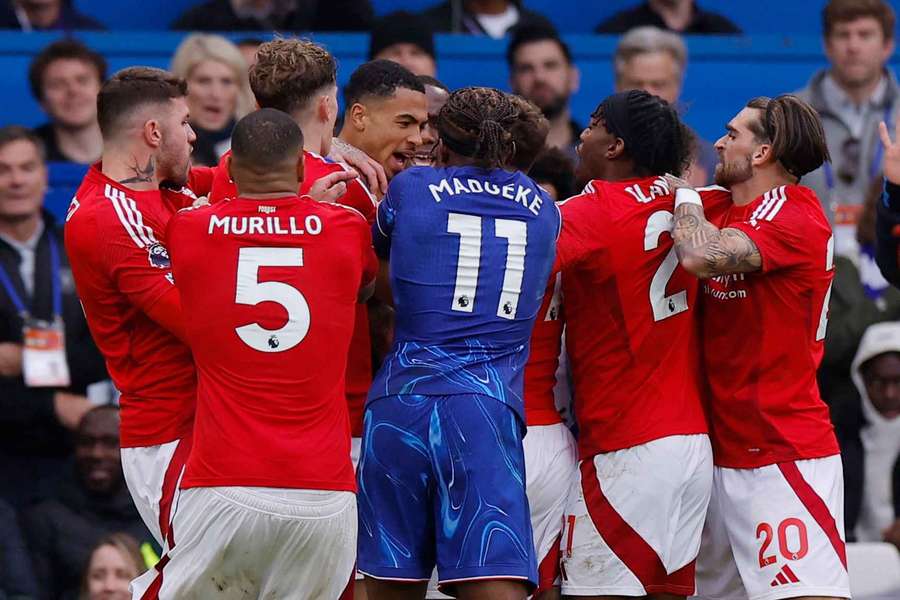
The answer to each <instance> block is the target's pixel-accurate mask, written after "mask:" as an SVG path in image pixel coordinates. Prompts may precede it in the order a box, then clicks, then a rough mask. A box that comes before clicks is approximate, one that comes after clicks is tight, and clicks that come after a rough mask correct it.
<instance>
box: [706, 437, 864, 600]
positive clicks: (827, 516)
mask: <svg viewBox="0 0 900 600" xmlns="http://www.w3.org/2000/svg"><path fill="white" fill-rule="evenodd" d="M843 532H844V475H843V468H842V466H841V458H840V456H837V455H835V456H829V457H826V458H816V459H811V460H798V461H794V462H787V463H780V464H777V465H768V466H765V467H761V468H758V469H728V468H724V467H716V469H715V475H714V478H713V493H712V500H711V501H710V506H709V513H708V515H707V520H706V526H705V527H704V529H703V542H702V545H701V547H700V555H699V556H698V558H697V597H698V598H704V599H707V600H713V599H715V600H726V599H727V600H738V599H744V598H750V600H779V599H781V598H795V597H798V596H828V597H834V598H849V597H850V578H849V577H848V575H847V555H846V550H845V548H844V533H843Z"/></svg>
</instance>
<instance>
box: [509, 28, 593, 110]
mask: <svg viewBox="0 0 900 600" xmlns="http://www.w3.org/2000/svg"><path fill="white" fill-rule="evenodd" d="M510 85H511V86H512V89H513V91H514V92H515V93H516V94H519V95H520V96H522V97H523V98H526V99H528V100H531V101H532V102H534V103H535V104H536V105H537V106H538V108H540V109H541V110H542V111H543V113H544V115H545V116H546V117H547V118H548V119H552V118H553V117H555V116H557V115H559V114H560V113H562V111H563V110H565V109H566V107H567V106H568V105H569V97H570V96H571V95H572V94H573V93H575V91H576V90H577V89H578V71H577V69H575V68H574V67H572V66H571V65H570V64H569V62H568V61H567V60H566V56H565V54H563V51H562V49H561V48H560V47H559V44H557V43H556V42H554V41H552V40H541V41H538V42H532V43H530V44H523V45H522V46H520V47H519V49H518V50H516V55H515V57H514V59H513V67H512V73H511V74H510Z"/></svg>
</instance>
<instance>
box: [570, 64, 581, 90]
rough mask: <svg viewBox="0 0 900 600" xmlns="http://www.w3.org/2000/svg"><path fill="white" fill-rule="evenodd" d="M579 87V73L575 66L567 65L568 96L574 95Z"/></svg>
mask: <svg viewBox="0 0 900 600" xmlns="http://www.w3.org/2000/svg"><path fill="white" fill-rule="evenodd" d="M579 87H581V71H579V70H578V67H576V66H575V65H569V94H574V93H575V92H577V91H578V88H579Z"/></svg>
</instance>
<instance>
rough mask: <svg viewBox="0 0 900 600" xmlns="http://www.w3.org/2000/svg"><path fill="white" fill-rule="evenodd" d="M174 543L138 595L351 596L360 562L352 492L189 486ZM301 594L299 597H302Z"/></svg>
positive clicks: (152, 598)
mask: <svg viewBox="0 0 900 600" xmlns="http://www.w3.org/2000/svg"><path fill="white" fill-rule="evenodd" d="M169 541H170V547H169V549H168V550H167V552H166V553H165V554H164V555H163V557H162V559H160V562H159V563H158V564H157V566H156V567H155V568H154V569H151V570H150V571H148V572H147V573H144V574H143V575H141V576H140V577H138V578H137V579H135V580H134V581H132V582H131V591H132V594H133V598H135V599H140V600H183V599H184V598H323V599H335V600H336V599H337V598H339V597H346V596H343V595H346V594H347V592H348V588H349V586H350V584H351V583H352V582H351V579H352V577H353V566H354V563H355V561H356V495H355V494H353V493H352V492H336V491H320V490H299V489H275V488H252V487H213V488H191V489H187V490H182V492H181V496H180V497H179V499H178V506H177V507H176V510H175V516H174V518H173V520H172V527H171V535H170V540H169ZM298 594H299V595H298Z"/></svg>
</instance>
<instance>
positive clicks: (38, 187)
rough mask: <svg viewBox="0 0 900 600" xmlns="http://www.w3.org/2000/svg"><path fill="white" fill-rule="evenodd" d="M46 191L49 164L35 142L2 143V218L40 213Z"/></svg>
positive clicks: (0, 166)
mask: <svg viewBox="0 0 900 600" xmlns="http://www.w3.org/2000/svg"><path fill="white" fill-rule="evenodd" d="M46 191H47V167H46V165H45V164H44V161H43V160H42V159H41V155H40V153H39V152H38V149H37V147H36V146H35V145H34V144H33V143H31V142H30V141H28V140H16V141H14V142H10V143H8V144H6V145H5V146H2V147H0V220H3V221H8V222H15V221H23V220H27V219H30V218H33V217H34V216H35V215H37V214H40V212H41V205H42V204H43V203H44V193H45V192H46Z"/></svg>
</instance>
